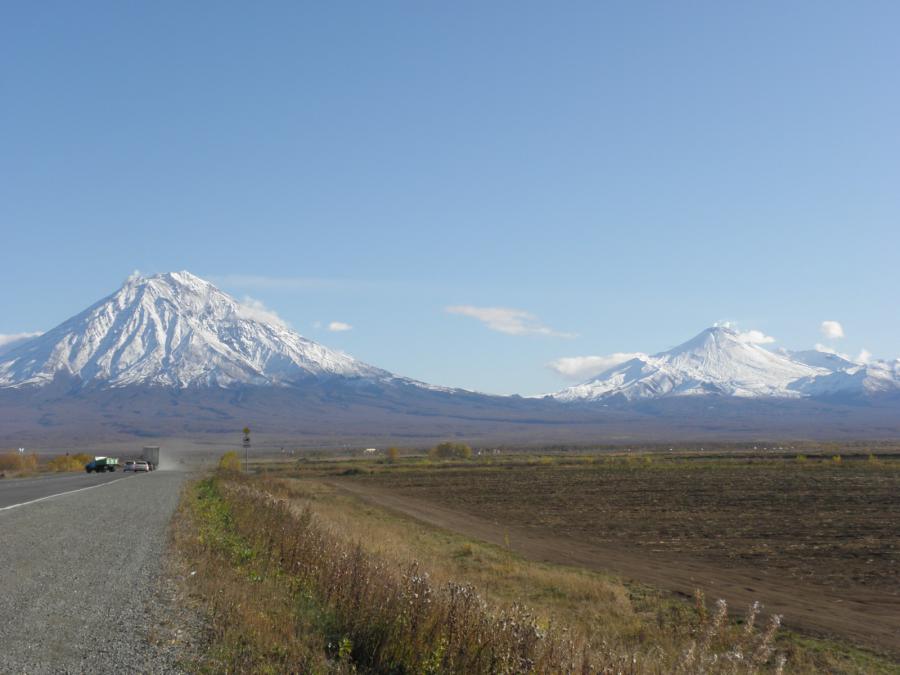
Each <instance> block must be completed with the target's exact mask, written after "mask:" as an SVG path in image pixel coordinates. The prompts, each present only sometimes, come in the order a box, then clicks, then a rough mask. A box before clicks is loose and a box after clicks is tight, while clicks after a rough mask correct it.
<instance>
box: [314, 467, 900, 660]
mask: <svg viewBox="0 0 900 675" xmlns="http://www.w3.org/2000/svg"><path fill="white" fill-rule="evenodd" d="M559 471H564V470H562V469H559V468H552V469H550V468H548V469H544V468H541V469H538V470H537V473H536V475H535V478H539V480H537V481H531V480H525V481H524V482H518V483H517V481H515V480H513V481H510V477H509V476H508V475H506V476H502V475H501V472H497V471H483V472H478V471H470V470H464V471H459V472H452V473H451V472H447V471H439V472H437V471H426V472H410V473H407V472H403V473H398V474H393V475H391V474H382V475H380V476H377V477H373V478H368V477H367V478H353V479H351V478H346V479H344V478H341V479H333V480H331V481H330V483H331V484H332V485H334V486H335V487H338V488H339V489H341V490H343V491H346V492H348V493H351V494H353V495H356V496H357V497H359V498H362V499H363V500H365V501H366V502H369V503H371V504H373V505H376V506H379V507H383V508H387V509H390V510H392V511H394V512H397V513H401V514H404V515H406V516H410V517H412V518H415V519H416V520H419V521H421V522H424V523H427V524H429V525H434V526H437V527H442V528H445V529H449V530H452V531H455V532H459V533H462V534H464V535H466V536H470V537H473V538H476V539H480V540H483V541H487V542H490V543H492V544H496V545H500V546H509V547H510V549H511V550H513V551H514V552H516V553H518V554H520V555H522V556H524V557H526V558H528V559H532V560H536V561H540V562H548V563H557V564H565V565H573V566H580V567H585V568H589V569H594V570H599V571H608V572H613V573H615V574H618V575H621V576H622V577H624V578H626V579H629V580H633V581H637V582H640V583H646V584H650V585H653V586H656V587H658V588H662V589H665V590H669V591H672V592H674V593H677V594H683V595H686V596H689V595H692V594H693V593H694V591H695V589H698V588H699V589H701V590H702V591H703V592H704V593H705V594H706V595H707V597H709V598H724V599H725V600H726V601H727V602H728V604H729V607H731V608H732V609H733V610H734V611H735V612H736V613H743V611H744V609H745V608H746V607H747V606H748V605H749V604H751V603H752V602H753V601H757V600H758V601H760V602H761V603H763V605H764V606H765V608H766V611H768V612H772V613H779V614H783V615H784V617H785V619H784V625H785V626H786V627H787V628H788V629H791V630H797V631H799V632H802V633H807V634H811V635H816V636H826V637H838V638H842V639H846V640H848V641H849V642H852V643H855V644H859V645H862V646H867V647H870V648H874V649H876V650H878V651H886V652H888V653H891V654H893V655H894V656H897V655H900V590H898V588H897V586H896V585H895V584H894V583H893V582H894V581H895V575H896V572H897V570H896V567H895V566H894V563H895V560H894V553H895V552H896V549H895V545H896V538H897V536H898V532H897V526H896V522H897V521H896V520H888V521H886V522H885V523H883V527H885V528H886V534H885V533H882V536H881V537H880V539H879V537H878V536H876V534H877V533H874V534H873V533H871V532H869V533H866V535H865V537H868V538H869V539H873V540H878V542H879V543H878V546H880V547H881V548H886V549H887V553H885V552H884V551H880V552H876V553H873V552H872V551H871V550H864V551H862V555H863V556H872V555H879V554H880V556H881V557H878V558H877V561H876V562H879V563H881V564H880V565H876V566H875V567H877V568H878V569H877V570H876V569H874V568H873V564H872V563H871V562H868V563H867V562H866V561H872V560H875V558H871V557H868V558H866V559H865V560H864V561H863V562H862V563H861V564H862V566H863V567H862V569H864V570H865V569H870V570H872V571H871V573H870V574H869V575H868V576H867V577H865V576H863V577H860V576H859V575H851V576H850V577H849V581H848V577H847V576H846V575H840V574H839V573H836V574H834V575H829V574H825V573H823V574H815V573H814V572H815V569H813V570H809V573H807V574H801V573H799V572H798V569H795V568H803V569H805V567H808V565H804V564H803V563H804V560H803V559H802V556H796V557H795V558H793V559H792V558H791V557H790V556H789V555H787V556H781V557H779V555H778V553H779V552H780V547H779V544H778V542H779V536H778V532H775V531H773V528H774V529H778V528H776V527H774V523H773V522H772V521H771V520H766V519H765V518H764V517H760V516H759V514H758V517H757V519H756V521H757V522H758V523H759V524H760V527H761V529H762V530H763V531H765V536H766V538H767V539H768V540H769V541H770V542H773V543H771V544H769V550H768V552H767V554H766V556H765V558H764V559H761V560H753V556H752V555H749V556H744V555H741V552H742V551H751V552H752V551H755V550H757V549H759V547H760V546H761V544H760V541H759V538H758V537H757V538H754V537H749V536H747V534H748V533H747V532H746V531H745V530H743V529H742V528H741V527H740V526H737V527H736V528H735V530H736V531H737V532H740V533H742V536H740V537H739V538H738V539H733V540H731V539H729V540H727V541H725V542H722V541H719V542H718V545H716V546H713V545H710V544H709V541H708V540H709V538H710V537H709V534H708V533H706V532H704V527H703V526H702V524H699V523H702V522H705V523H706V524H707V526H708V527H710V528H714V527H715V525H710V523H715V522H716V520H717V519H718V518H728V517H729V516H728V514H727V509H724V511H725V513H724V514H723V513H714V512H713V511H710V512H709V513H704V512H703V509H697V510H696V512H695V513H692V514H691V515H690V516H689V517H688V516H686V515H685V514H684V513H680V517H679V520H687V522H689V523H690V524H692V525H693V526H694V527H692V529H691V531H694V530H696V536H695V540H691V538H690V537H685V536H671V537H670V540H669V541H667V540H666V537H659V535H658V533H657V538H656V540H655V541H654V537H652V536H648V532H647V531H646V529H647V524H648V523H649V522H650V520H649V519H648V517H647V516H648V514H647V513H643V514H642V516H641V517H640V518H638V517H636V515H637V514H636V513H634V512H633V511H634V509H633V508H632V509H631V512H629V509H628V505H627V504H624V503H623V502H625V501H627V499H626V500H623V499H621V498H617V499H607V500H606V501H607V503H606V505H607V506H615V504H610V503H609V502H610V501H618V502H619V509H620V512H619V514H618V515H619V518H617V519H615V522H614V523H606V522H605V520H604V521H603V526H601V525H600V524H599V523H598V522H597V520H596V519H594V520H585V516H586V514H584V513H582V514H580V515H578V520H579V522H581V523H582V524H581V525H580V526H579V527H574V528H572V527H565V526H560V527H555V526H554V525H553V522H552V521H553V520H554V517H555V516H559V512H558V508H557V509H556V510H554V507H559V504H560V503H566V502H567V500H570V499H571V498H572V496H573V494H578V493H577V491H573V490H569V491H564V492H562V493H560V494H558V495H557V498H556V499H555V500H554V499H551V500H550V502H551V503H550V504H547V500H546V495H542V494H541V489H540V488H544V489H546V487H547V485H551V486H552V485H553V484H554V478H558V476H557V475H555V474H554V472H559ZM479 473H480V474H484V475H479ZM582 473H583V472H582ZM647 473H648V474H649V480H650V481H651V482H652V481H662V482H663V483H664V484H666V485H671V484H673V483H675V484H677V483H678V477H677V476H676V477H674V478H673V477H672V476H671V475H668V474H669V472H664V471H659V472H647ZM454 474H456V475H454ZM631 474H634V475H638V472H631ZM654 474H655V475H654ZM561 475H563V476H564V477H565V478H566V483H567V484H568V482H570V481H571V479H572V477H573V474H572V473H571V470H570V473H569V474H561ZM485 477H486V478H485ZM498 477H500V478H502V486H503V489H496V488H498V485H494V486H493V487H494V488H495V489H493V490H492V489H490V487H491V484H492V482H493V481H495V480H496V479H498ZM595 478H596V477H595ZM750 478H751V484H752V485H755V486H756V487H757V489H759V487H760V485H761V482H760V478H761V476H759V475H754V476H751V477H750ZM821 478H822V476H818V477H817V480H819V481H821ZM876 478H877V477H876ZM894 479H895V475H892V477H891V479H890V480H888V485H887V492H886V493H885V495H883V498H884V499H886V500H888V501H889V502H890V503H889V504H887V506H885V505H882V510H884V509H885V508H886V512H885V513H884V515H885V516H886V517H887V518H889V519H890V518H892V517H893V516H894V515H895V513H894V511H893V509H894V508H895V505H894V500H896V498H897V496H898V495H897V493H896V492H894V491H893V490H894V483H893V482H892V481H893V480H894ZM622 480H623V481H625V482H627V480H628V479H627V478H624V479H622ZM645 480H646V479H642V480H641V481H640V482H641V483H644V482H645ZM847 480H848V475H847V474H844V475H843V476H841V482H840V483H839V485H840V487H841V489H843V490H846V488H847ZM511 482H512V487H510V483H511ZM826 483H827V481H826ZM557 487H558V486H557ZM641 487H642V488H643V489H648V486H647V485H646V484H642V485H641ZM732 487H733V486H732ZM486 488H487V489H486ZM518 488H521V489H526V488H527V489H528V492H524V493H521V494H515V492H516V489H518ZM825 491H827V490H825ZM619 492H620V493H622V492H625V493H627V492H628V490H622V491H619ZM511 493H513V494H511ZM720 493H721V491H720ZM801 493H802V491H800V492H798V493H797V494H801ZM876 493H877V490H876ZM867 494H871V487H870V491H869V492H868V493H867ZM513 497H515V498H513ZM689 501H691V502H693V503H697V504H703V503H704V500H703V499H702V498H699V497H698V496H697V495H694V496H693V497H690V498H689ZM712 501H715V500H712ZM536 504H540V505H541V507H540V508H539V509H535V508H534V505H536ZM498 505H499V506H501V507H503V508H499V507H498ZM594 506H595V507H596V508H597V509H599V510H601V511H602V506H599V507H598V506H596V505H594ZM674 506H675V510H676V512H677V510H678V509H677V504H676V505H674ZM783 506H784V504H782V507H783ZM567 508H570V509H571V504H569V505H568V507H567ZM719 511H722V509H719ZM536 512H540V514H541V516H546V518H542V517H535V513H536ZM547 514H550V515H547ZM570 515H575V514H570ZM594 515H596V512H595V513H594ZM788 516H789V517H786V518H782V519H781V520H782V521H784V522H785V523H795V524H796V523H799V524H800V525H801V526H803V524H804V523H809V522H810V520H809V518H798V517H797V516H798V514H797V513H789V514H788ZM813 518H815V513H813ZM542 520H546V522H542ZM657 520H659V519H657ZM629 521H634V522H635V527H634V528H632V529H633V531H631V532H630V533H629V532H626V531H623V530H622V528H621V527H615V526H616V525H617V524H618V525H621V523H627V522H629ZM606 525H609V526H611V527H612V529H609V527H605V526H606ZM653 527H654V528H659V527H660V525H659V523H655V524H653ZM662 527H663V529H664V530H665V531H666V532H668V533H669V534H670V535H672V534H673V523H672V522H669V521H666V522H665V524H664V525H663V526H662ZM611 532H612V533H613V535H614V536H613V535H611ZM675 534H679V533H678V532H675ZM680 534H683V533H680ZM794 536H795V537H796V540H802V537H797V535H794ZM838 538H840V537H838ZM673 541H675V542H677V545H673V543H672V542H673ZM667 544H668V545H667ZM723 548H724V549H728V550H729V551H730V555H728V556H723V555H722V552H721V550H720V549H723ZM781 548H784V549H785V550H789V549H790V546H787V545H785V546H783V547H781ZM810 548H811V550H812V551H813V553H814V552H815V550H816V549H817V546H811V547H810ZM822 548H823V549H828V546H825V545H822ZM831 548H832V549H833V548H834V547H831ZM848 548H852V549H859V548H860V544H859V542H858V541H852V542H848ZM876 548H877V547H876ZM831 553H832V554H833V553H834V551H831ZM807 554H809V551H807ZM858 554H859V551H857V552H856V553H855V554H854V555H858ZM833 557H834V556H833V555H832V556H831V558H833ZM831 558H829V556H824V558H823V560H824V561H825V562H826V563H828V564H833V561H832V560H831ZM809 559H813V558H810V557H809V555H807V560H806V561H805V562H807V563H808V561H809ZM753 562H756V563H757V564H753ZM813 567H816V566H815V565H814V566H813ZM851 567H852V566H851ZM838 572H839V570H838ZM823 582H824V583H823Z"/></svg>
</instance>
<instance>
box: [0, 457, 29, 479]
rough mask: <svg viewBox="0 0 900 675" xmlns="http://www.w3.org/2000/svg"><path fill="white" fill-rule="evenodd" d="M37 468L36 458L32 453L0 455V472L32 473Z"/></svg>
mask: <svg viewBox="0 0 900 675" xmlns="http://www.w3.org/2000/svg"><path fill="white" fill-rule="evenodd" d="M37 468H38V456H37V455H36V454H35V453H33V452H26V453H20V452H4V453H3V454H0V471H9V472H14V473H22V474H27V473H34V472H35V471H37Z"/></svg>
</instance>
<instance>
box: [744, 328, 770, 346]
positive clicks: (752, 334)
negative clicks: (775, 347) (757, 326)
mask: <svg viewBox="0 0 900 675" xmlns="http://www.w3.org/2000/svg"><path fill="white" fill-rule="evenodd" d="M738 338H740V339H741V340H743V341H744V342H749V343H750V344H754V345H768V344H772V343H773V342H775V338H773V337H772V336H771V335H766V334H765V333H763V332H762V331H761V330H748V331H745V332H743V333H738Z"/></svg>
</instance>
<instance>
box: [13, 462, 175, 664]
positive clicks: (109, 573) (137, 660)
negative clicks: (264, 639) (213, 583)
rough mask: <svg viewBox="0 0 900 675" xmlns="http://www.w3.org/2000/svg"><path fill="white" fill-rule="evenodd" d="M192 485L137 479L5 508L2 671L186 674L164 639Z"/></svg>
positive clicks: (161, 475) (163, 474)
mask: <svg viewBox="0 0 900 675" xmlns="http://www.w3.org/2000/svg"><path fill="white" fill-rule="evenodd" d="M184 478H185V474H183V473H180V472H174V471H173V472H167V471H157V472H154V473H151V474H145V475H137V476H129V477H128V478H127V479H125V480H118V481H116V482H112V483H110V484H108V485H103V486H101V487H98V488H96V489H90V490H84V491H80V492H74V493H71V494H66V495H61V496H58V497H53V498H51V499H47V500H44V501H40V502H36V503H33V504H26V505H24V506H21V507H18V508H15V509H10V510H6V511H0V569H2V570H4V572H5V575H6V577H5V581H4V590H3V593H2V594H0V645H2V649H0V672H4V673H69V672H72V673H74V672H78V673H81V672H91V673H123V672H131V673H136V672H147V673H149V672H152V673H166V672H178V668H177V659H178V658H179V656H180V655H179V654H178V653H176V652H177V650H176V649H173V648H167V647H166V646H165V645H164V644H161V642H163V641H160V640H159V638H158V636H159V635H160V630H161V629H165V627H161V626H160V622H161V620H162V617H166V616H168V615H169V613H170V612H169V609H170V608H168V607H166V606H165V605H166V603H167V594H166V593H164V592H161V589H162V588H164V586H165V578H164V577H165V575H164V574H163V572H164V570H163V560H164V556H165V552H166V547H167V530H168V525H169V520H170V518H171V517H172V514H173V512H174V510H175V508H176V506H177V503H178V497H179V493H180V488H181V484H182V482H183V480H184ZM170 597H171V595H170V594H169V598H170ZM165 642H170V641H165Z"/></svg>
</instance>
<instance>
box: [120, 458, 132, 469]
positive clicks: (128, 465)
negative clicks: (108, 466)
mask: <svg viewBox="0 0 900 675" xmlns="http://www.w3.org/2000/svg"><path fill="white" fill-rule="evenodd" d="M122 471H134V460H133V459H129V460H128V461H127V462H125V466H124V467H123V468H122Z"/></svg>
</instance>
